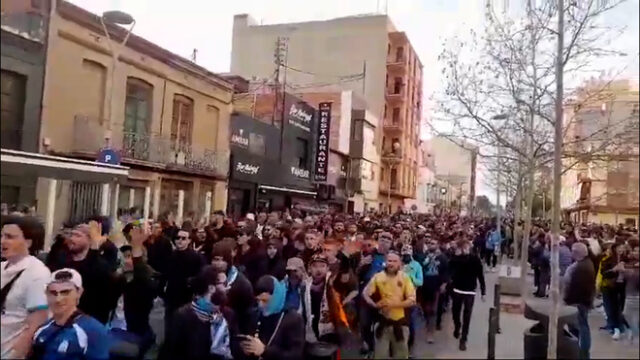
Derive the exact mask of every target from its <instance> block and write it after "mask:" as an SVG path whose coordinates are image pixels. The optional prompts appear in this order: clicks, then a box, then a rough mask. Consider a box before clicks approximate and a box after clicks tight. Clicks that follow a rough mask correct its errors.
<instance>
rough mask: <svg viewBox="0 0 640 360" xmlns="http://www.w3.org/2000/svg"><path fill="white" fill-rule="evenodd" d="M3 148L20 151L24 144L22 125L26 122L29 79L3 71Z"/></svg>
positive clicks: (1, 104)
mask: <svg viewBox="0 0 640 360" xmlns="http://www.w3.org/2000/svg"><path fill="white" fill-rule="evenodd" d="M0 79H1V83H2V99H1V101H0V107H1V108H2V117H0V124H1V125H2V147H3V148H5V149H12V150H20V148H21V145H22V144H21V143H22V141H21V140H22V125H23V122H24V102H25V96H26V93H25V89H26V83H27V78H26V77H25V76H23V75H20V74H18V73H14V72H11V71H6V70H2V75H1V76H0Z"/></svg>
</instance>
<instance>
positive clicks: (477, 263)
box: [449, 240, 486, 351]
mask: <svg viewBox="0 0 640 360" xmlns="http://www.w3.org/2000/svg"><path fill="white" fill-rule="evenodd" d="M457 249H458V250H456V253H455V255H454V256H453V257H452V258H451V260H450V262H449V269H450V271H451V274H452V276H451V279H452V288H453V293H452V295H453V307H452V314H453V324H454V326H455V330H454V331H453V337H455V338H456V339H457V338H460V350H462V351H465V350H467V335H468V334H469V322H470V321H471V312H472V311H473V301H474V300H475V297H476V286H477V283H478V282H480V291H481V295H482V301H484V300H485V298H484V296H485V293H486V292H485V290H486V289H485V284H484V271H483V268H482V262H481V260H480V258H479V257H478V256H476V255H474V254H471V243H470V242H468V241H466V240H460V241H458V246H457ZM462 306H464V312H463V315H462V334H461V333H460V310H461V309H462Z"/></svg>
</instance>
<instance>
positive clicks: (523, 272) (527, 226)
mask: <svg viewBox="0 0 640 360" xmlns="http://www.w3.org/2000/svg"><path fill="white" fill-rule="evenodd" d="M530 162H531V163H530V164H529V166H528V167H527V184H526V185H525V186H523V188H524V189H525V190H526V195H527V196H526V200H525V201H526V202H525V207H526V210H525V211H526V212H525V214H524V234H523V236H522V248H521V249H520V254H521V255H520V296H522V300H524V299H526V298H527V297H528V295H529V286H528V285H529V284H527V270H528V268H529V266H528V260H529V238H530V237H531V210H532V208H533V206H532V205H533V195H534V193H535V191H536V184H535V181H534V172H535V166H533V164H532V162H533V160H530Z"/></svg>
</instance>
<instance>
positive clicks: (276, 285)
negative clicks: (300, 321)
mask: <svg viewBox="0 0 640 360" xmlns="http://www.w3.org/2000/svg"><path fill="white" fill-rule="evenodd" d="M271 279H272V280H273V294H271V299H269V302H268V303H267V305H266V306H265V307H264V308H263V309H262V315H263V316H269V315H273V314H277V313H279V312H281V311H282V310H283V309H284V301H285V299H286V297H287V287H286V286H285V285H284V284H283V283H281V282H280V281H278V279H276V278H275V277H273V276H271Z"/></svg>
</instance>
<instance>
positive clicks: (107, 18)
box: [100, 10, 136, 138]
mask: <svg viewBox="0 0 640 360" xmlns="http://www.w3.org/2000/svg"><path fill="white" fill-rule="evenodd" d="M100 22H101V23H102V29H103V30H104V34H105V36H106V37H107V45H108V46H109V50H110V51H111V82H110V86H109V91H108V92H107V94H108V96H109V101H108V102H107V103H108V104H109V105H108V107H107V108H108V110H109V112H108V114H107V117H106V118H107V120H108V124H109V125H108V128H107V130H108V134H109V136H108V137H109V138H110V137H111V126H112V124H113V121H112V120H113V119H112V118H113V89H114V87H115V86H114V79H115V73H116V65H117V63H118V56H119V55H120V52H121V50H122V48H123V47H124V45H125V44H126V43H127V40H128V39H129V35H131V32H132V31H133V27H134V26H135V25H136V21H135V19H134V18H133V16H131V15H129V14H127V13H125V12H123V11H119V10H112V11H105V12H104V13H102V17H101V18H100ZM107 23H109V24H116V25H123V26H129V25H130V26H129V29H127V30H126V31H127V33H126V35H125V36H124V39H123V40H122V42H121V43H119V44H118V46H113V44H111V35H110V34H109V30H107Z"/></svg>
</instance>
